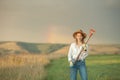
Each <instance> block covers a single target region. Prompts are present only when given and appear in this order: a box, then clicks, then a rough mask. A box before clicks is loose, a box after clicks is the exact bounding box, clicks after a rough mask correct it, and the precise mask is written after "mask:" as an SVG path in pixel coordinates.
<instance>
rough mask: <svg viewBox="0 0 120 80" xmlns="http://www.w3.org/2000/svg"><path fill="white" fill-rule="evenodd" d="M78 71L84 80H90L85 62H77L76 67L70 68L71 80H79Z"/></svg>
mask: <svg viewBox="0 0 120 80" xmlns="http://www.w3.org/2000/svg"><path fill="white" fill-rule="evenodd" d="M77 71H79V74H80V76H81V79H82V80H88V78H87V76H88V75H87V68H86V64H85V60H83V61H77V62H76V64H74V66H72V67H70V80H77Z"/></svg>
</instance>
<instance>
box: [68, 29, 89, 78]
mask: <svg viewBox="0 0 120 80" xmlns="http://www.w3.org/2000/svg"><path fill="white" fill-rule="evenodd" d="M86 36H87V35H86V33H84V32H83V31H82V30H79V31H76V32H74V33H73V37H74V39H75V42H72V43H71V45H70V48H69V52H68V61H69V63H70V80H77V71H79V74H80V76H81V79H82V80H88V77H87V68H86V64H85V58H86V57H87V56H88V45H85V42H84V39H85V38H86ZM82 48H83V51H82V53H81V55H80V56H79V57H78V59H77V61H76V62H75V64H73V62H74V61H75V60H76V58H77V56H78V54H79V52H80V51H81V50H82Z"/></svg>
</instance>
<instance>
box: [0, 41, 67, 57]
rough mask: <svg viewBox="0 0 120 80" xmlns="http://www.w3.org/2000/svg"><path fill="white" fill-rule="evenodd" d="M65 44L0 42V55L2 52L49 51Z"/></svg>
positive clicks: (36, 52) (46, 52)
mask: <svg viewBox="0 0 120 80" xmlns="http://www.w3.org/2000/svg"><path fill="white" fill-rule="evenodd" d="M66 45H67V44H52V43H28V42H10V41H6V42H0V55H3V54H10V53H14V54H20V53H31V54H40V53H45V54H48V53H51V52H53V51H56V50H58V49H60V48H62V47H64V46H66Z"/></svg>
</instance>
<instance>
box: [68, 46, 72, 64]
mask: <svg viewBox="0 0 120 80" xmlns="http://www.w3.org/2000/svg"><path fill="white" fill-rule="evenodd" d="M68 61H69V62H70V61H72V44H71V45H70V47H69V51H68Z"/></svg>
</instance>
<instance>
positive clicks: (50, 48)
mask: <svg viewBox="0 0 120 80" xmlns="http://www.w3.org/2000/svg"><path fill="white" fill-rule="evenodd" d="M68 45H69V44H47V43H46V44H44V43H43V44H37V43H26V42H25V43H24V42H0V80H70V79H69V63H68V61H67V54H68V49H69V46H68ZM86 64H87V70H88V78H89V80H120V76H119V74H120V72H119V71H120V68H119V67H120V45H90V47H89V56H88V57H87V59H86ZM78 79H79V80H80V76H79V75H78Z"/></svg>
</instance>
